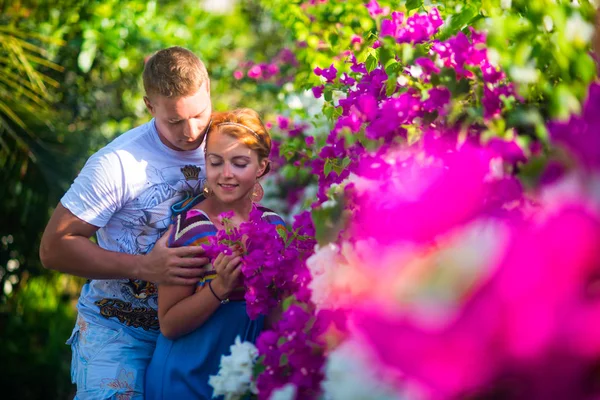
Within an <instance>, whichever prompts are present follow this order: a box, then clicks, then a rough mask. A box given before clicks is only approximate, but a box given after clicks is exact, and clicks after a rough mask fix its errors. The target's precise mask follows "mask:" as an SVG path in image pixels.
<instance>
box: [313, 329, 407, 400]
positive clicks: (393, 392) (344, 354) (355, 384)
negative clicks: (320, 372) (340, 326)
mask: <svg viewBox="0 0 600 400" xmlns="http://www.w3.org/2000/svg"><path fill="white" fill-rule="evenodd" d="M376 365H377V362H376V360H374V359H373V358H372V357H371V356H370V355H369V354H368V353H367V352H366V351H365V348H364V347H362V346H361V345H360V344H359V343H357V342H355V341H352V340H349V341H346V342H344V343H342V344H341V345H340V346H338V347H337V348H336V349H335V350H333V351H332V352H331V353H330V354H329V357H328V358H327V363H326V365H325V379H324V380H323V381H322V382H321V388H322V389H323V397H324V399H325V400H396V399H403V398H406V397H405V396H404V394H403V390H401V389H400V388H398V387H397V386H396V385H395V384H394V383H396V382H394V381H397V380H398V379H397V378H396V379H394V378H393V377H390V376H385V375H384V374H383V371H378V370H377V368H376Z"/></svg>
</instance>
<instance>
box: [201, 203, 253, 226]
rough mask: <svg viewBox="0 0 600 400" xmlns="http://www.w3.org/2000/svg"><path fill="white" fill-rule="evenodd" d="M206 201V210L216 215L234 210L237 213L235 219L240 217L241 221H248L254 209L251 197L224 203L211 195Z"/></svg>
mask: <svg viewBox="0 0 600 400" xmlns="http://www.w3.org/2000/svg"><path fill="white" fill-rule="evenodd" d="M205 202H206V203H208V204H206V206H208V207H206V208H207V209H205V211H207V212H208V213H209V214H212V215H213V216H215V217H216V216H219V215H221V214H223V213H226V212H231V211H233V213H234V215H235V217H234V219H238V218H239V219H240V220H241V221H247V220H248V218H249V217H250V212H251V211H252V200H251V199H249V198H247V199H242V200H240V201H238V202H235V203H222V202H220V201H219V200H218V199H217V198H215V197H209V198H208V199H206V200H205ZM236 217H237V218H236Z"/></svg>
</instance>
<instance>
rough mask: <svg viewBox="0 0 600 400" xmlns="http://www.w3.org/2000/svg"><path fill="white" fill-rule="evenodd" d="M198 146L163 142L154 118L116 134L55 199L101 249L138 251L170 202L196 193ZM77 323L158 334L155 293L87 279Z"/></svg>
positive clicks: (161, 225)
mask: <svg viewBox="0 0 600 400" xmlns="http://www.w3.org/2000/svg"><path fill="white" fill-rule="evenodd" d="M204 166H205V163H204V146H201V147H200V148H198V149H196V150H192V151H176V150H173V149H171V148H169V147H167V146H165V145H164V144H163V143H162V142H161V141H160V138H159V136H158V132H157V130H156V126H155V123H154V120H152V121H150V122H148V123H146V124H144V125H141V126H139V127H137V128H134V129H132V130H130V131H128V132H126V133H124V134H123V135H121V136H119V137H118V138H116V139H115V140H114V141H112V142H111V143H110V144H108V145H107V146H106V147H104V148H103V149H101V150H99V151H98V152H97V153H96V154H94V155H93V156H91V157H90V159H89V160H88V161H87V163H86V164H85V166H84V167H83V169H82V170H81V172H80V173H79V175H78V176H77V178H76V179H75V181H74V182H73V184H72V185H71V188H70V189H69V190H68V191H67V193H65V195H64V196H63V198H62V199H61V203H62V205H63V206H64V207H65V208H67V209H68V210H69V211H71V212H72V213H73V214H74V215H75V216H77V217H78V218H80V219H82V220H84V221H85V222H88V223H90V224H92V225H95V226H97V227H99V229H98V231H97V233H96V237H97V240H98V245H99V246H100V247H102V248H104V249H106V250H111V251H117V252H121V253H129V254H145V253H147V252H149V251H150V250H151V249H152V247H153V246H154V243H155V242H156V241H157V240H158V239H159V238H160V237H161V236H162V234H163V233H164V232H165V231H166V229H167V228H168V226H169V224H170V221H171V214H172V212H171V207H172V206H174V207H177V205H176V203H180V202H184V201H185V200H186V199H192V198H194V197H195V196H197V195H199V194H200V193H201V192H202V187H203V184H204V180H205V176H206V175H205V170H204ZM77 307H78V309H79V314H80V317H81V318H83V320H84V321H87V322H94V323H100V324H102V325H105V326H109V327H113V328H115V329H121V328H123V326H126V327H128V328H129V330H130V333H131V334H133V335H134V336H136V337H140V338H142V339H148V340H155V339H156V335H157V334H158V329H159V327H158V318H157V313H156V308H157V291H156V286H155V285H154V284H152V283H148V282H143V281H134V280H128V279H114V280H91V281H88V282H87V283H86V284H85V285H84V287H83V288H82V290H81V296H80V297H79V303H78V305H77Z"/></svg>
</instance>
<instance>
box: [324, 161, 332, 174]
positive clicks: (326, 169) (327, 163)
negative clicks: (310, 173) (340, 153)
mask: <svg viewBox="0 0 600 400" xmlns="http://www.w3.org/2000/svg"><path fill="white" fill-rule="evenodd" d="M332 169H333V165H332V162H331V158H328V159H327V160H326V161H325V166H324V167H323V173H324V174H325V177H328V176H329V174H330V173H331V170H332Z"/></svg>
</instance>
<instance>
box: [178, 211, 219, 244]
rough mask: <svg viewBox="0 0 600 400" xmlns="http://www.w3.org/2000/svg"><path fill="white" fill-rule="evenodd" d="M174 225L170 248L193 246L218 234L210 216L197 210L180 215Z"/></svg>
mask: <svg viewBox="0 0 600 400" xmlns="http://www.w3.org/2000/svg"><path fill="white" fill-rule="evenodd" d="M172 224H173V228H172V229H171V234H170V236H169V246H170V247H181V246H189V245H193V244H196V243H197V242H199V241H202V239H204V238H206V237H208V236H212V235H214V234H215V233H216V232H217V228H216V227H215V225H214V224H213V223H212V222H211V220H210V218H208V215H206V213H205V212H204V211H202V210H199V209H197V208H192V209H189V210H186V211H183V212H181V213H179V214H178V215H177V216H176V217H175V218H174V220H173V223H172Z"/></svg>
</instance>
